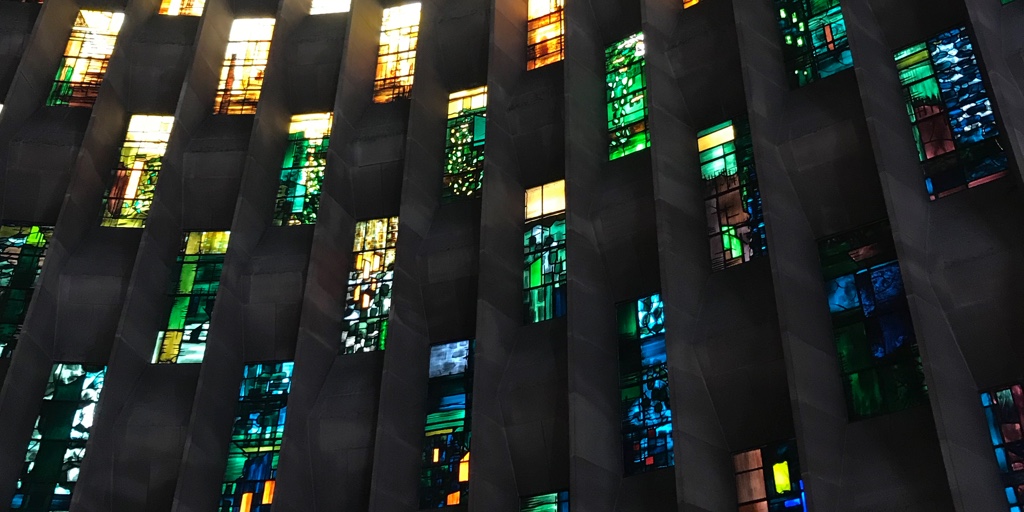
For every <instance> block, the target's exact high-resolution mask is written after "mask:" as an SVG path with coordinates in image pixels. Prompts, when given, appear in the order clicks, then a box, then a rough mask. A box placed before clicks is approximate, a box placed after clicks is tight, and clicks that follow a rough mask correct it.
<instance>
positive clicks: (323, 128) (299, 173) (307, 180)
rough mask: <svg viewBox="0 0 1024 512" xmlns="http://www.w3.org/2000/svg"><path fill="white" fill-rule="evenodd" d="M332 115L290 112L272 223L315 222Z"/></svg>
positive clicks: (294, 223) (279, 224) (296, 223)
mask: <svg viewBox="0 0 1024 512" xmlns="http://www.w3.org/2000/svg"><path fill="white" fill-rule="evenodd" d="M333 119H334V116H333V114H330V113H324V114H301V115H297V116H292V124H291V126H290V127H289V128H288V148H287V149H286V150H285V153H284V163H282V164H281V183H280V185H279V186H278V188H277V203H276V207H275V210H274V224H276V225H278V226H281V225H298V224H315V223H316V214H317V211H318V210H319V209H320V185H321V184H322V183H323V180H324V169H325V168H326V167H327V146H328V144H329V143H330V137H331V122H332V120H333Z"/></svg>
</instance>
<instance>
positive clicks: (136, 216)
mask: <svg viewBox="0 0 1024 512" xmlns="http://www.w3.org/2000/svg"><path fill="white" fill-rule="evenodd" d="M173 124H174V116H144V115H135V116H132V118H131V121H129V123H128V134H127V135H125V138H124V144H123V145H122V146H121V155H120V157H119V158H118V165H117V176H115V178H114V183H113V184H112V185H111V186H110V188H108V189H107V193H106V194H105V195H104V196H103V204H104V208H103V219H102V220H101V224H102V225H103V226H111V227H132V228H141V227H143V226H144V225H145V222H146V217H148V216H149V208H150V206H151V205H152V204H153V196H154V194H155V192H156V181H157V177H158V174H159V172H160V167H161V165H162V161H163V157H164V151H166V150H167V141H168V139H170V137H171V126H172V125H173Z"/></svg>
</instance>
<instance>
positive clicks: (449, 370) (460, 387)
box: [420, 340, 473, 509]
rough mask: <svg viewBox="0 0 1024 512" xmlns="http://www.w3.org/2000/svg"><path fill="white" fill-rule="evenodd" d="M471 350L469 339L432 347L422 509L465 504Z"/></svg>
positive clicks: (467, 473) (421, 486) (467, 475)
mask: <svg viewBox="0 0 1024 512" xmlns="http://www.w3.org/2000/svg"><path fill="white" fill-rule="evenodd" d="M472 350H473V342H472V341H471V340H464V341H456V342H454V343H445V344H442V345H435V346H433V347H430V373H429V375H430V382H429V384H428V386H427V397H428V398H427V400H428V405H427V422H426V427H425V428H424V438H425V439H424V441H423V469H422V471H421V473H420V508H421V509H427V508H442V507H446V506H451V505H459V504H462V503H465V499H466V493H467V492H468V491H469V438H470V419H471V417H472V415H471V414H470V410H471V408H472V393H473V355H472Z"/></svg>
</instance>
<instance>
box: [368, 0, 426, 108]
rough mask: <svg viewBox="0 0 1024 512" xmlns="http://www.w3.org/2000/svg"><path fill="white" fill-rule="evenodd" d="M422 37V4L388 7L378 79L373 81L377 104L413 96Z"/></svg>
mask: <svg viewBox="0 0 1024 512" xmlns="http://www.w3.org/2000/svg"><path fill="white" fill-rule="evenodd" d="M419 36H420V4H419V3H414V4H407V5H402V6H398V7H389V8H387V9H384V22H383V24H382V25H381V28H380V50H379V52H378V53H377V79H376V80H375V81H374V83H373V101H374V103H388V102H390V101H394V100H395V99H397V98H408V97H409V94H410V92H412V80H413V74H414V73H415V71H416V44H417V42H418V40H419Z"/></svg>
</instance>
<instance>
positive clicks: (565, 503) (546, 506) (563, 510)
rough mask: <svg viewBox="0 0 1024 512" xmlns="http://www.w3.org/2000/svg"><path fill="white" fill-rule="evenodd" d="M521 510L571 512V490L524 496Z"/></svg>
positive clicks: (525, 511)
mask: <svg viewBox="0 0 1024 512" xmlns="http://www.w3.org/2000/svg"><path fill="white" fill-rule="evenodd" d="M519 512H569V491H561V492H553V493H550V494H541V495H538V496H530V497H526V498H522V499H521V500H519Z"/></svg>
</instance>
